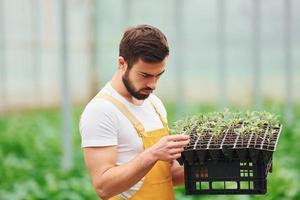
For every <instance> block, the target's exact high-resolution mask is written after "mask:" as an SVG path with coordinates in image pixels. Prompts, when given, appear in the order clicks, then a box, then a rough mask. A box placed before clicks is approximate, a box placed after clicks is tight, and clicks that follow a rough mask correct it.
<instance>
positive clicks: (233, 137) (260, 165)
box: [178, 124, 282, 195]
mask: <svg viewBox="0 0 300 200" xmlns="http://www.w3.org/2000/svg"><path fill="white" fill-rule="evenodd" d="M242 125H243V124H240V125H239V126H242ZM270 129H272V130H271V131H272V137H270V135H269V134H268V133H269V132H270ZM281 129H282V126H281V125H277V126H275V127H269V126H268V125H265V127H264V128H263V129H261V132H260V133H252V134H248V135H240V134H236V132H235V131H234V128H229V129H227V130H225V133H224V134H223V137H222V138H218V137H216V136H215V135H214V134H213V133H212V132H210V131H207V132H206V133H205V134H203V133H202V134H201V135H199V134H196V133H195V134H190V138H191V140H190V143H189V144H188V145H187V146H186V147H185V150H184V151H183V152H182V153H181V157H180V158H179V159H178V161H179V163H180V164H181V165H184V171H185V191H186V194H188V195H195V194H265V193H266V192H267V175H268V173H269V172H272V157H273V152H274V151H275V150H276V146H277V143H278V139H279V136H280V133H281Z"/></svg>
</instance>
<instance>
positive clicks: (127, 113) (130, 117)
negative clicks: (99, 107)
mask: <svg viewBox="0 0 300 200" xmlns="http://www.w3.org/2000/svg"><path fill="white" fill-rule="evenodd" d="M95 98H103V99H106V100H108V101H109V102H111V103H112V104H114V105H115V106H116V107H117V108H118V109H119V110H120V111H121V112H122V113H123V114H124V115H125V116H126V117H127V119H128V120H129V121H130V122H131V123H132V125H133V126H134V128H135V130H136V131H137V133H138V135H139V136H140V137H143V136H144V135H143V134H144V133H145V129H144V126H143V125H142V123H141V122H140V121H139V120H137V118H136V117H135V116H134V115H133V114H132V113H131V112H130V111H129V110H128V108H127V107H126V106H125V105H124V104H123V103H121V102H120V101H119V100H117V99H116V98H114V97H112V96H111V95H109V94H107V93H104V92H100V93H98V94H97V95H96V96H95Z"/></svg>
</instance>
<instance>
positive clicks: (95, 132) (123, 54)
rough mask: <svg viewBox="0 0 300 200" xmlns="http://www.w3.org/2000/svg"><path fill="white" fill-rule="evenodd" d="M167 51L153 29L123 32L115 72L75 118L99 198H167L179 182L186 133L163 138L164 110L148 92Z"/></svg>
mask: <svg viewBox="0 0 300 200" xmlns="http://www.w3.org/2000/svg"><path fill="white" fill-rule="evenodd" d="M168 55H169V47H168V43H167V39H166V37H165V35H164V34H163V33H162V32H161V31H160V30H159V29H157V28H155V27H153V26H149V25H140V26H137V27H133V28H129V29H128V30H127V31H126V32H125V33H124V35H123V38H122V40H121V42H120V47H119V58H118V65H119V66H118V69H117V71H116V73H115V74H114V76H113V78H112V79H111V81H110V82H108V83H107V84H106V85H105V87H104V88H103V89H102V90H101V91H100V92H99V93H98V94H97V95H96V96H95V97H94V98H93V99H92V100H91V101H90V102H89V104H88V105H87V106H86V108H85V110H84V112H83V114H82V116H81V120H80V133H81V138H82V147H83V152H84V158H85V162H86V165H87V168H88V171H89V174H90V176H91V179H92V182H93V185H94V187H95V189H96V191H97V194H98V195H99V197H101V198H102V199H111V200H117V199H132V200H135V199H142V200H157V199H162V200H169V199H170V200H172V199H174V193H173V186H174V185H181V184H183V182H184V174H183V168H182V167H181V166H180V165H179V164H178V163H177V161H176V159H177V158H178V157H180V153H181V152H182V151H183V147H184V146H185V145H187V144H188V142H189V137H188V136H186V135H169V129H168V125H167V114H166V110H165V107H164V106H163V104H162V102H161V101H160V100H159V98H158V97H157V96H155V95H154V94H152V91H153V90H155V88H156V83H157V81H158V80H159V78H160V76H161V75H162V74H163V73H164V72H165V67H166V63H167V59H168Z"/></svg>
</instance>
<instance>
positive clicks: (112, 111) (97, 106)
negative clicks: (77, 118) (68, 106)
mask: <svg viewBox="0 0 300 200" xmlns="http://www.w3.org/2000/svg"><path fill="white" fill-rule="evenodd" d="M116 112H117V109H116V108H115V106H114V105H113V104H112V103H111V102H109V101H107V100H106V99H103V98H94V99H92V100H91V101H90V102H89V103H88V104H87V105H86V107H85V109H84V110H83V112H82V116H84V117H97V118H98V117H101V116H103V115H105V116H111V117H115V116H116Z"/></svg>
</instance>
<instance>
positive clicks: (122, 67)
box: [118, 56, 127, 73]
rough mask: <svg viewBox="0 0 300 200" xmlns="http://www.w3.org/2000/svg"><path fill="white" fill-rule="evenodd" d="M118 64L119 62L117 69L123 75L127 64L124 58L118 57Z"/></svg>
mask: <svg viewBox="0 0 300 200" xmlns="http://www.w3.org/2000/svg"><path fill="white" fill-rule="evenodd" d="M118 62H119V69H120V70H121V71H122V72H124V73H125V72H126V70H127V62H126V61H125V59H124V57H123V56H119V59H118Z"/></svg>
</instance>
